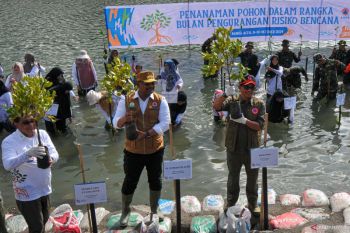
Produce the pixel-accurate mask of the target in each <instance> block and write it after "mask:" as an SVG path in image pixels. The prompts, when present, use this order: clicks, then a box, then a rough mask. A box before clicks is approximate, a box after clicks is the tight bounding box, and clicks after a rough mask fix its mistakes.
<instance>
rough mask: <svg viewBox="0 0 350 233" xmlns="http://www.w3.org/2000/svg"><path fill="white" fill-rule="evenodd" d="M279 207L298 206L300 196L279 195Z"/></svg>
mask: <svg viewBox="0 0 350 233" xmlns="http://www.w3.org/2000/svg"><path fill="white" fill-rule="evenodd" d="M280 202H281V205H300V202H301V196H299V195H295V194H283V195H280Z"/></svg>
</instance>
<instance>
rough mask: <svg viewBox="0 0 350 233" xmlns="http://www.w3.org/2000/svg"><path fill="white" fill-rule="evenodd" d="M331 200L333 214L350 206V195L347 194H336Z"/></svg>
mask: <svg viewBox="0 0 350 233" xmlns="http://www.w3.org/2000/svg"><path fill="white" fill-rule="evenodd" d="M329 200H330V202H331V207H332V211H333V212H340V211H342V210H343V209H345V208H347V207H349V206H350V194H348V193H345V192H341V193H335V194H333V196H331V198H330V199H329Z"/></svg>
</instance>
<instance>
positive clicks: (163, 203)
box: [158, 199, 176, 215]
mask: <svg viewBox="0 0 350 233" xmlns="http://www.w3.org/2000/svg"><path fill="white" fill-rule="evenodd" d="M158 204H159V207H158V208H159V211H160V212H161V213H162V214H166V215H167V214H171V213H172V212H173V211H174V208H175V204H176V203H175V201H172V200H166V199H159V201H158Z"/></svg>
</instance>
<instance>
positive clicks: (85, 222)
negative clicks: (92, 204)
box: [79, 207, 109, 231]
mask: <svg viewBox="0 0 350 233" xmlns="http://www.w3.org/2000/svg"><path fill="white" fill-rule="evenodd" d="M95 214H96V223H97V225H100V224H101V222H102V220H103V219H104V218H105V217H106V215H107V214H109V211H108V210H106V209H105V208H103V207H99V208H96V209H95ZM79 226H80V228H81V230H82V231H87V230H89V217H88V214H87V213H85V214H84V217H83V219H82V220H81V223H80V225H79Z"/></svg>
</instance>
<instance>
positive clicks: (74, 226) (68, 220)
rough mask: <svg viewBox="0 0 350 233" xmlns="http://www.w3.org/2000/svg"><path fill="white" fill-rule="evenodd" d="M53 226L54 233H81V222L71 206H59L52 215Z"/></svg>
mask: <svg viewBox="0 0 350 233" xmlns="http://www.w3.org/2000/svg"><path fill="white" fill-rule="evenodd" d="M49 219H50V221H51V222H52V224H53V232H55V233H61V232H67V233H68V232H70V233H81V230H80V227H79V221H78V219H77V217H76V216H75V214H74V212H73V209H72V207H71V206H70V205H69V204H62V205H60V206H58V207H57V208H56V209H55V210H54V211H52V213H51V215H50V218H49Z"/></svg>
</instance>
